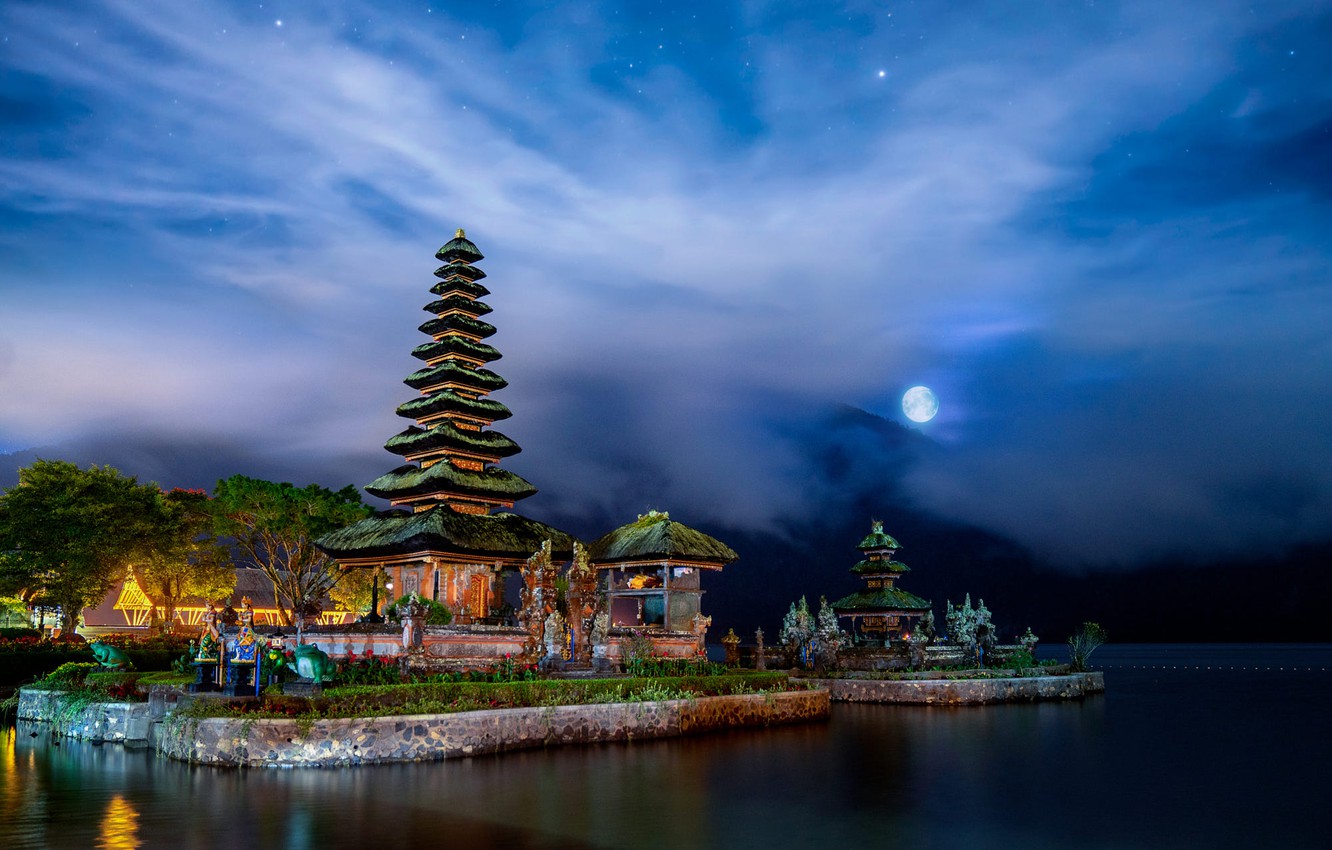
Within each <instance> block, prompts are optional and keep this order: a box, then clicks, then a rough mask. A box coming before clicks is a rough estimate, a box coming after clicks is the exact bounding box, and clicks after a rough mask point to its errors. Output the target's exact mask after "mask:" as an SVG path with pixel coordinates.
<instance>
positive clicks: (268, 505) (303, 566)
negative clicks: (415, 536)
mask: <svg viewBox="0 0 1332 850" xmlns="http://www.w3.org/2000/svg"><path fill="white" fill-rule="evenodd" d="M213 507H214V510H215V516H216V517H217V520H216V523H215V529H216V531H217V532H218V534H221V535H223V536H226V537H230V538H231V539H232V541H233V542H234V543H235V546H236V548H237V549H239V550H240V553H241V555H242V557H243V558H244V560H246V561H248V562H249V563H250V564H251V565H253V566H254V567H257V568H258V569H260V570H262V571H263V573H264V575H266V576H268V580H269V581H271V582H272V583H273V589H274V591H275V595H276V597H277V604H278V610H279V612H280V615H281V617H282V620H283V622H284V623H286V624H287V625H291V624H292V623H293V622H294V623H295V624H296V627H297V631H298V633H299V632H300V630H301V629H302V626H303V623H302V620H303V619H304V615H306V614H309V613H310V612H312V611H313V610H314V609H315V608H316V607H317V606H318V605H319V603H320V602H321V601H322V600H323V599H324V598H325V597H327V596H328V593H329V591H330V590H331V589H332V588H333V587H335V586H336V585H337V584H338V581H339V580H340V579H341V578H342V576H343V571H342V570H340V569H338V567H337V564H336V563H335V562H334V561H333V559H332V558H329V557H328V556H327V555H325V554H324V552H323V551H322V550H321V549H319V547H317V546H315V541H316V540H318V539H319V538H320V537H322V536H323V535H325V534H328V533H329V532H330V531H333V530H335V529H338V528H342V527H343V526H345V525H350V524H351V523H353V522H355V521H357V520H359V519H362V518H364V517H366V516H368V515H369V514H370V513H371V509H370V507H369V506H367V505H364V504H362V503H361V495H360V493H358V492H357V491H356V488H355V487H352V486H350V485H348V486H346V487H343V488H342V489H341V490H338V491H337V492H334V491H332V490H329V489H327V488H325V487H320V486H319V485H317V484H311V485H310V486H308V487H297V486H295V485H293V484H288V483H285V482H284V483H282V484H276V483H274V482H272V481H264V480H262V479H258V478H247V477H245V476H244V475H233V476H231V477H230V478H227V479H225V480H223V481H219V482H217V488H216V489H215V490H214V491H213Z"/></svg>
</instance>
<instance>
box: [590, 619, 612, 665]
mask: <svg viewBox="0 0 1332 850" xmlns="http://www.w3.org/2000/svg"><path fill="white" fill-rule="evenodd" d="M609 644H610V615H609V614H607V613H606V612H605V611H602V612H601V613H600V614H598V615H597V616H595V617H593V618H592V655H593V657H595V658H605V657H606V650H607V648H608V646H609Z"/></svg>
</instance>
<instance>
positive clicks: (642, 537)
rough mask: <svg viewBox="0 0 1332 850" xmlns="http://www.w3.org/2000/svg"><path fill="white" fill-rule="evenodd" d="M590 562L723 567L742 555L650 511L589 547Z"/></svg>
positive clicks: (717, 541)
mask: <svg viewBox="0 0 1332 850" xmlns="http://www.w3.org/2000/svg"><path fill="white" fill-rule="evenodd" d="M587 550H588V551H587V554H588V557H589V558H590V559H591V561H592V562H593V563H595V564H597V565H598V566H609V565H613V564H616V563H623V562H626V561H648V560H675V561H695V562H697V561H704V562H711V563H715V564H716V565H717V566H719V567H720V566H724V565H726V564H729V563H731V562H732V561H734V560H736V559H737V558H739V557H740V556H739V555H737V554H736V553H735V550H733V549H731V547H729V546H727V545H726V544H725V543H722V542H721V541H720V540H718V539H716V538H715V537H709V536H708V535H706V534H704V533H703V532H701V531H698V530H697V529H693V528H690V527H689V526H687V525H685V524H684V523H679V522H676V521H674V520H673V519H671V517H670V514H667V513H664V512H658V511H649V512H648V513H646V514H644V515H643V516H640V517H639V518H638V519H637V520H635V521H634V522H631V523H629V524H628V525H622V526H620V527H619V528H617V529H615V530H614V531H612V532H611V533H609V534H607V535H605V536H603V537H601V538H599V539H597V540H596V541H595V542H593V543H592V544H591V545H590V546H588V547H587Z"/></svg>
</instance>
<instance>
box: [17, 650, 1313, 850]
mask: <svg viewBox="0 0 1332 850" xmlns="http://www.w3.org/2000/svg"><path fill="white" fill-rule="evenodd" d="M1107 649H1109V648H1107ZM1103 652H1104V650H1103ZM1126 657H1127V656H1126ZM1107 660H1114V656H1113V655H1108V656H1107ZM1107 678H1108V679H1109V680H1110V693H1109V694H1107V695H1106V696H1104V697H1098V698H1092V699H1088V700H1086V701H1083V702H1076V703H1042V704H1036V705H1014V706H1005V707H1000V708H987V709H940V708H934V709H922V708H918V707H900V708H899V707H891V706H863V705H839V706H837V707H836V708H835V711H834V715H833V718H832V720H831V721H830V722H829V723H827V724H811V725H805V726H793V727H781V728H773V729H766V730H749V731H736V732H731V733H725V734H720V735H710V736H704V737H698V738H686V739H681V740H674V741H661V742H648V743H640V744H633V745H605V746H597V747H590V748H585V749H584V748H567V749H559V750H550V751H530V752H522V753H513V754H509V755H505V756H502V757H488V758H478V759H471V760H460V761H451V762H441V763H428V764H409V765H383V766H378V767H362V768H356V769H350V770H286V771H282V770H248V771H245V770H226V769H217V768H204V767H192V766H189V765H183V764H180V763H178V762H171V761H166V760H162V759H158V758H156V756H155V755H154V754H153V753H151V752H149V751H145V750H127V749H124V748H121V747H117V746H109V745H108V746H103V747H94V746H91V745H88V744H84V743H79V742H76V741H65V742H62V745H61V746H59V747H56V746H53V745H52V741H51V738H50V737H49V734H44V733H43V729H44V727H30V726H29V725H28V724H21V725H20V726H19V728H18V730H17V731H15V730H11V731H9V732H7V733H4V734H3V736H0V737H2V739H3V740H2V741H0V744H3V746H2V747H0V847H3V848H6V850H8V848H11V847H19V848H26V847H52V848H63V847H78V848H87V847H90V846H100V847H112V846H127V847H132V846H142V847H164V846H165V847H179V848H182V850H184V849H185V848H195V847H237V848H255V847H292V848H311V850H321V849H322V848H338V847H358V848H381V847H385V846H387V845H388V844H390V843H391V844H392V845H395V846H402V847H414V846H436V845H447V846H451V847H465V848H489V847H503V848H510V847H511V848H530V850H536V848H558V849H559V850H583V848H594V847H595V848H607V847H617V848H618V847H687V848H710V847H718V848H720V847H725V848H743V847H763V848H765V850H769V848H771V850H781V848H788V847H789V848H800V850H811V848H812V850H823V848H830V847H835V846H846V847H853V846H854V847H862V846H875V847H912V848H913V850H914V848H932V847H964V846H985V847H996V848H998V847H1030V848H1041V847H1067V846H1093V847H1102V848H1119V847H1167V848H1168V847H1196V846H1211V847H1254V846H1282V847H1321V846H1325V837H1324V836H1325V835H1326V834H1327V830H1328V828H1329V827H1330V826H1332V823H1330V822H1329V814H1328V810H1327V807H1325V806H1323V805H1322V801H1321V797H1322V793H1321V789H1322V788H1323V787H1324V785H1323V779H1322V775H1321V772H1320V770H1321V768H1320V765H1322V764H1325V763H1327V762H1328V761H1329V759H1332V744H1330V743H1329V740H1328V738H1327V736H1324V735H1323V734H1322V723H1323V715H1322V712H1323V708H1322V706H1323V705H1325V704H1326V701H1327V700H1328V699H1332V687H1329V677H1328V674H1326V673H1317V672H1303V673H1276V672H1272V673H1266V672H1264V673H1245V674H1244V676H1242V677H1236V676H1233V675H1231V674H1226V676H1220V675H1218V674H1214V673H1208V672H1206V671H1199V672H1193V671H1190V672H1188V673H1187V674H1178V675H1170V676H1166V675H1163V674H1161V673H1159V672H1157V671H1145V672H1144V671H1136V670H1125V671H1112V672H1111V673H1110V674H1109V675H1108V676H1107ZM34 730H35V731H38V732H39V734H38V736H37V737H31V736H30V735H29V732H30V731H34ZM1259 778H1260V779H1261V781H1255V780H1256V779H1259ZM113 841H120V842H121V843H120V844H119V845H117V844H115V843H113Z"/></svg>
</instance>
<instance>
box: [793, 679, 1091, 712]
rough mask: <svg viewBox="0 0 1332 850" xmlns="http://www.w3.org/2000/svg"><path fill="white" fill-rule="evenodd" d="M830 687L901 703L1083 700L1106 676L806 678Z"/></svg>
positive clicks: (854, 696) (835, 694) (847, 695)
mask: <svg viewBox="0 0 1332 850" xmlns="http://www.w3.org/2000/svg"><path fill="white" fill-rule="evenodd" d="M804 681H806V682H807V683H809V684H811V685H814V686H816V687H819V688H826V689H828V692H829V694H830V695H831V699H832V700H833V701H834V702H872V703H888V704H900V705H993V704H995V703H1004V702H1036V701H1039V700H1061V699H1082V698H1083V697H1084V696H1087V695H1088V694H1099V693H1104V692H1105V674H1104V673H1101V672H1100V671H1094V672H1091V673H1069V674H1066V675H1062V676H1026V677H1012V678H994V679H988V678H985V679H982V678H977V679H934V678H930V679H850V678H847V679H805V680H804Z"/></svg>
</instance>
